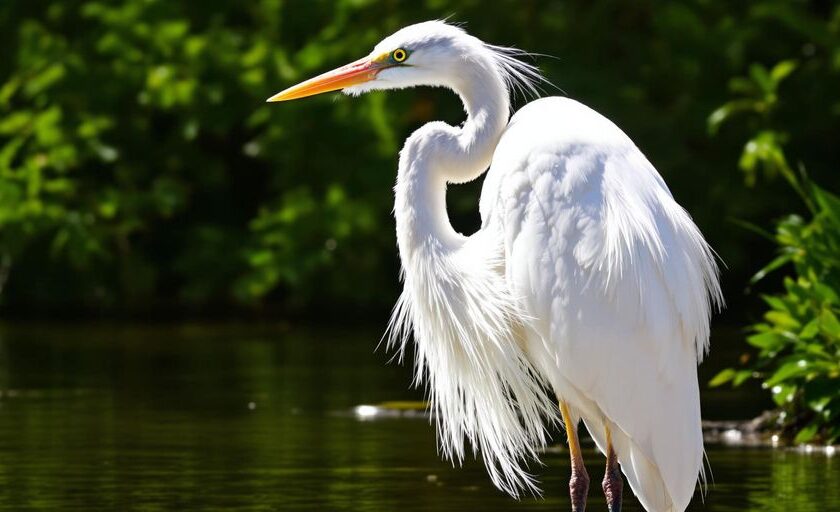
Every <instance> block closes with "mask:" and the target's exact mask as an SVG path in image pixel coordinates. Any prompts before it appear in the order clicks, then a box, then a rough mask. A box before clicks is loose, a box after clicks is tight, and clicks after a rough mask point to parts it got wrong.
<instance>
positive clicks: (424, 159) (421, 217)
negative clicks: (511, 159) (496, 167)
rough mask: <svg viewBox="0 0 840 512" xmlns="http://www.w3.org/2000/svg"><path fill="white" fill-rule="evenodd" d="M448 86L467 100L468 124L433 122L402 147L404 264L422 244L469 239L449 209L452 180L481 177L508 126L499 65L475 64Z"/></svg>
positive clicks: (399, 193)
mask: <svg viewBox="0 0 840 512" xmlns="http://www.w3.org/2000/svg"><path fill="white" fill-rule="evenodd" d="M447 86H448V87H449V88H451V89H452V90H453V91H455V92H456V93H457V94H458V96H460V98H461V100H462V101H463V103H464V110H465V111H466V114H467V119H466V121H465V122H464V124H463V125H462V126H461V127H460V128H455V127H452V126H450V125H448V124H446V123H443V122H431V123H428V124H426V125H424V126H423V127H421V128H420V129H418V130H417V131H415V132H414V133H413V134H412V135H411V136H410V137H409V138H408V140H407V141H406V143H405V145H404V146H403V149H402V151H401V152H400V164H399V172H398V174H397V185H396V187H395V189H394V190H395V196H396V197H395V204H394V216H395V217H396V220H397V242H398V245H399V248H400V256H401V258H402V260H403V265H404V266H406V265H407V264H408V263H409V262H410V260H411V258H412V256H413V254H414V253H415V252H416V250H417V249H420V248H423V247H427V248H433V249H444V250H446V249H454V248H457V247H459V246H460V244H461V243H463V240H464V237H463V236H462V235H460V234H459V233H457V232H456V231H455V229H454V228H453V227H452V225H451V224H450V222H449V216H448V215H447V213H446V185H447V183H466V182H468V181H472V180H474V179H476V178H478V177H479V176H481V175H482V174H483V173H484V171H485V170H486V169H487V168H488V167H489V165H490V161H491V159H492V157H493V152H494V151H495V149H496V145H497V144H498V142H499V138H500V137H501V134H502V132H503V131H504V129H505V126H507V121H508V115H509V107H510V103H509V100H508V94H507V90H506V88H505V84H504V82H503V80H502V77H501V76H500V75H499V73H498V71H496V68H495V66H492V65H478V64H476V65H473V66H472V67H471V68H470V69H468V70H465V72H464V73H463V74H462V75H461V76H460V77H458V78H457V79H456V80H455V81H453V83H450V84H447Z"/></svg>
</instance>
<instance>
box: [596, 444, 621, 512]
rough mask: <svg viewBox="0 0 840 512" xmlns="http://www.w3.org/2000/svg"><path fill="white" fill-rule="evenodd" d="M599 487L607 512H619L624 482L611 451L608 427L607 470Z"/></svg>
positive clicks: (613, 451) (614, 455) (613, 453)
mask: <svg viewBox="0 0 840 512" xmlns="http://www.w3.org/2000/svg"><path fill="white" fill-rule="evenodd" d="M601 487H602V488H603V489H604V497H606V499H607V509H608V510H609V512H621V490H622V488H623V487H624V481H623V480H622V478H621V469H619V467H618V457H617V456H616V454H615V450H613V446H612V437H611V435H610V427H607V470H606V472H604V481H603V482H602V483H601Z"/></svg>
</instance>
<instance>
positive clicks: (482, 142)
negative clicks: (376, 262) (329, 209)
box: [269, 21, 721, 512]
mask: <svg viewBox="0 0 840 512" xmlns="http://www.w3.org/2000/svg"><path fill="white" fill-rule="evenodd" d="M519 53H521V52H517V51H515V50H511V49H506V48H501V47H497V46H492V45H488V44H485V43H483V42H482V41H480V40H478V39H476V38H475V37H472V36H470V35H468V34H467V33H466V32H465V31H463V30H462V29H460V28H458V27H455V26H452V25H449V24H446V23H443V22H439V21H432V22H425V23H419V24H416V25H412V26H409V27H406V28H403V29H402V30H399V31H398V32H396V33H394V34H393V35H391V36H389V37H387V38H386V39H384V40H383V41H382V42H380V43H379V44H378V45H377V46H376V47H375V48H374V50H373V51H372V52H371V54H370V55H368V56H367V57H364V58H363V59H360V60H358V61H356V62H354V63H352V64H349V65H347V66H344V67H342V68H338V69H336V70H334V71H331V72H329V73H325V74H323V75H321V76H318V77H316V78H313V79H311V80H308V81H306V82H303V83H301V84H298V85H296V86H294V87H291V88H289V89H287V90H285V91H283V92H280V93H278V94H276V95H275V96H273V97H272V98H270V99H269V101H284V100H290V99H296V98H300V97H304V96H309V95H312V94H317V93H321V92H327V91H332V90H338V89H342V90H343V91H344V92H345V93H348V94H352V95H357V94H361V93H364V92H367V91H371V90H380V89H399V88H405V87H414V86H435V87H446V88H449V89H451V90H452V91H454V92H455V93H456V94H458V96H460V98H461V100H462V101H463V103H464V109H465V111H466V116H467V118H466V121H465V122H464V124H463V125H462V126H460V127H454V126H450V125H448V124H446V123H443V122H431V123H428V124H426V125H425V126H423V127H421V128H419V129H418V130H417V131H415V132H414V133H413V134H412V135H411V136H410V137H409V138H408V140H406V142H405V145H404V146H403V149H402V151H401V152H400V159H399V169H398V173H397V183H396V187H395V189H394V191H395V205H394V216H395V218H396V230H397V243H398V246H399V253H400V259H401V262H402V267H403V274H402V278H403V281H404V289H403V292H402V295H401V296H400V298H399V301H398V302H397V305H396V307H395V309H394V313H393V316H392V319H391V324H390V327H389V339H390V342H391V344H392V345H396V346H397V347H398V348H399V350H400V351H402V349H403V348H404V347H405V346H406V344H407V343H408V342H409V340H411V339H413V340H414V342H415V344H416V348H415V352H416V380H417V381H418V382H422V383H424V384H425V385H426V386H427V388H428V392H429V396H430V400H431V406H432V408H433V412H434V417H435V419H436V424H437V429H438V438H439V441H440V443H441V446H442V449H443V452H444V454H445V455H447V456H448V457H449V458H451V459H453V460H461V459H462V458H463V457H464V455H465V451H466V448H465V444H468V445H469V446H471V447H472V449H473V450H474V451H480V452H481V454H482V456H483V459H484V461H485V464H486V466H487V468H488V471H489V474H490V476H491V478H492V480H493V482H494V483H495V484H496V485H497V486H498V487H499V488H501V489H503V490H505V491H507V492H509V493H511V494H513V495H518V493H520V492H521V491H522V490H523V489H530V490H534V489H535V485H536V483H535V481H534V480H533V477H532V476H531V475H530V474H529V473H528V472H527V470H526V469H525V468H524V467H523V464H524V463H525V462H526V461H527V460H529V459H533V458H536V457H538V454H539V450H540V449H541V448H542V447H543V446H544V445H545V443H546V441H547V434H546V425H547V424H548V422H550V421H553V420H554V419H556V418H558V417H560V418H562V420H563V422H564V424H565V427H566V430H567V435H568V437H569V446H570V453H571V461H572V479H571V481H570V491H571V499H572V509H573V510H576V511H582V510H583V509H584V507H585V500H586V494H587V490H588V484H589V478H588V475H587V473H586V469H585V467H584V465H583V459H582V456H581V453H580V447H579V444H578V437H577V427H578V424H579V422H580V420H583V422H584V423H585V425H586V428H587V430H588V431H589V433H590V435H591V436H592V437H593V439H594V440H595V443H596V445H597V447H598V448H599V449H600V450H601V452H603V453H604V454H605V455H606V456H607V470H606V473H605V477H604V481H603V489H604V492H605V495H606V498H607V503H608V506H609V508H610V510H611V512H617V511H618V510H620V508H621V487H622V479H621V474H620V472H619V468H620V470H621V472H623V473H624V475H625V477H626V478H627V481H628V483H629V485H630V487H631V488H632V490H633V492H634V493H635V494H636V496H637V497H638V498H639V500H640V501H641V503H642V505H643V506H644V507H645V508H646V509H647V510H649V511H657V512H658V511H683V510H685V508H686V507H687V506H688V503H689V501H690V500H691V497H692V495H693V493H694V489H695V486H696V483H697V481H698V477H702V474H703V471H702V470H703V438H702V431H701V425H700V401H699V388H698V382H697V364H698V362H699V361H700V360H701V359H702V357H703V355H704V353H705V352H706V350H707V349H708V339H709V318H710V314H711V311H712V308H713V307H714V305H715V304H716V303H717V304H720V302H721V292H720V288H719V285H718V270H717V266H716V264H715V261H714V257H713V254H712V251H711V249H710V248H709V246H708V245H707V243H706V242H705V240H704V239H703V236H702V234H701V233H700V231H699V230H698V229H697V227H696V226H695V225H694V223H693V222H692V220H691V218H690V217H689V215H688V214H687V213H686V212H685V210H683V209H682V208H681V207H680V206H679V205H678V204H677V203H676V201H675V200H674V198H673V197H672V196H671V193H670V192H669V190H668V188H667V186H666V185H665V183H664V181H663V180H662V178H661V177H660V175H659V174H658V173H657V171H656V169H654V167H653V166H652V165H651V163H650V162H649V161H648V160H647V159H646V158H645V156H644V155H643V154H642V153H641V151H640V150H639V149H638V148H637V147H636V146H635V144H633V142H632V141H631V140H630V139H629V138H628V137H627V135H625V134H624V133H623V132H622V131H621V130H620V129H619V128H618V127H616V126H615V125H614V124H613V123H612V122H610V121H609V120H608V119H606V118H605V117H603V116H601V115H600V114H598V113H597V112H595V111H593V110H591V109H589V108H587V107H586V106H584V105H582V104H580V103H578V102H576V101H573V100H571V99H565V98H558V97H553V98H543V99H539V100H536V101H533V102H531V103H530V104H528V105H527V106H525V107H524V108H522V109H521V110H520V111H519V112H517V113H516V114H515V115H514V116H513V117H512V118H509V111H510V96H511V94H512V92H513V90H514V89H516V88H524V89H533V88H534V84H535V83H536V82H537V81H539V80H540V76H539V74H538V71H537V70H536V68H534V67H533V66H531V65H529V64H526V63H524V62H522V61H520V60H518V59H517V58H516V56H517V55H518V54H519ZM488 169H489V170H488ZM485 171H486V172H487V176H486V178H485V181H484V187H483V189H482V193H481V200H480V204H479V210H480V213H481V228H480V229H479V230H478V231H477V232H476V233H474V234H472V235H471V236H464V235H462V234H460V233H458V232H457V231H456V230H455V229H454V228H453V227H452V225H451V224H450V222H449V219H448V216H447V212H446V187H447V184H450V183H464V182H468V181H471V180H474V179H476V178H478V177H479V176H481V175H482V174H484V173H485ZM558 403H559V407H558ZM558 410H559V413H560V414H559V415H558V414H557V413H558Z"/></svg>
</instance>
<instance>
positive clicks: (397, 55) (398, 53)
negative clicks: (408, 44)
mask: <svg viewBox="0 0 840 512" xmlns="http://www.w3.org/2000/svg"><path fill="white" fill-rule="evenodd" d="M394 58H395V59H397V60H403V59H404V58H405V52H404V51H402V50H397V51H396V52H394Z"/></svg>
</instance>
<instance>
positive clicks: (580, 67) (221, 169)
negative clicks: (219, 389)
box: [0, 0, 840, 320]
mask: <svg viewBox="0 0 840 512" xmlns="http://www.w3.org/2000/svg"><path fill="white" fill-rule="evenodd" d="M832 15H833V16H834V18H833V19H832V18H831V16H832ZM447 16H449V17H450V20H451V21H453V22H463V23H465V25H466V28H467V29H468V30H470V31H471V32H472V33H473V34H475V35H476V36H478V37H480V38H482V39H484V40H486V41H491V42H493V43H496V44H503V45H510V46H516V47H519V48H523V49H526V50H528V51H532V52H535V53H540V54H546V55H550V56H552V57H537V58H536V63H537V64H538V65H539V66H540V67H541V69H542V70H543V72H544V73H545V75H546V76H547V77H548V78H549V79H550V80H551V81H552V82H553V83H555V84H556V85H557V86H558V87H559V88H561V89H562V91H564V92H565V94H566V95H568V96H570V97H572V98H575V99H578V100H580V101H583V102H584V103H587V104H588V105H590V106H592V107H593V108H595V109H596V110H598V111H600V112H602V113H603V114H605V115H606V116H607V117H609V118H611V119H613V120H614V121H615V122H616V123H617V124H618V125H619V126H620V127H622V128H623V129H624V130H625V131H626V132H627V133H628V134H629V135H630V136H631V137H632V138H633V139H634V140H635V141H636V143H637V144H638V145H639V147H640V148H641V149H642V150H643V151H644V152H645V153H646V154H647V155H648V157H649V158H650V160H651V161H652V162H653V163H654V165H655V166H656V167H657V168H658V169H659V171H660V172H661V173H662V175H663V176H664V177H665V179H666V181H667V182H668V184H669V186H670V187H671V190H672V192H673V193H674V195H675V196H676V197H677V199H678V200H679V202H680V203H681V204H682V205H683V206H684V207H686V209H687V210H688V211H689V212H690V213H691V214H692V216H693V217H694V218H695V220H696V222H697V223H698V224H699V226H700V228H701V229H702V230H703V232H704V233H705V234H706V236H707V237H708V239H709V240H710V241H711V243H712V245H713V246H714V247H715V248H716V249H717V251H718V252H719V254H720V256H721V258H722V260H723V261H724V262H725V263H726V265H727V266H728V268H727V270H726V271H725V272H724V274H723V284H724V287H725V291H726V296H727V298H728V301H729V303H730V305H731V306H730V309H729V311H728V313H727V315H733V316H734V318H735V319H736V320H742V319H744V318H745V311H746V308H747V304H749V301H745V300H743V291H744V289H745V286H746V282H747V278H748V277H749V276H750V275H751V274H752V273H753V272H755V270H756V269H757V268H758V267H759V266H760V265H762V264H763V263H765V262H766V261H767V260H769V259H770V257H771V256H772V253H771V246H770V245H769V244H768V243H766V242H763V241H762V240H761V239H760V238H759V237H756V236H754V235H753V234H751V233H750V232H748V231H747V230H745V229H743V228H742V227H739V226H736V225H735V224H733V223H731V222H729V221H730V220H731V219H741V220H747V221H752V222H755V223H757V224H760V225H765V226H766V225H767V224H768V223H769V222H770V221H771V220H772V219H773V218H774V217H776V216H778V215H780V214H781V213H788V212H791V211H793V210H797V209H801V207H800V205H799V203H798V201H797V199H796V197H795V195H794V194H793V193H792V192H791V191H790V190H789V188H788V187H787V186H786V185H785V184H784V183H783V181H782V180H779V179H769V180H762V181H761V182H760V183H759V184H757V185H755V186H752V187H750V186H748V185H747V184H746V183H745V176H744V174H743V173H742V172H739V170H738V168H737V161H738V158H739V155H740V153H741V150H742V147H743V144H744V141H745V139H746V135H745V134H746V131H747V130H748V128H749V127H748V126H746V125H748V123H747V121H743V122H741V123H740V124H739V122H734V123H732V124H731V125H729V126H726V127H725V128H724V129H723V130H721V133H719V134H717V135H716V136H714V137H712V136H710V133H709V130H708V129H707V118H708V117H709V115H710V114H711V112H712V111H713V110H714V109H715V108H716V107H718V106H719V105H721V104H723V103H724V102H725V101H726V100H727V99H728V98H729V96H730V91H729V89H728V85H727V84H728V83H729V81H730V79H731V78H732V77H734V76H738V75H742V74H745V73H746V72H747V68H748V66H749V65H750V64H753V63H761V64H764V65H766V66H772V65H773V64H775V63H776V62H778V61H781V60H783V59H791V58H795V59H800V60H801V61H802V64H801V66H800V70H799V72H797V73H795V74H794V75H793V76H792V77H790V78H789V79H788V81H787V82H786V83H785V84H784V88H785V94H784V100H785V101H784V102H783V103H782V104H781V105H780V108H778V109H776V112H775V114H774V115H775V116H777V117H778V118H779V119H780V122H781V123H782V124H783V125H784V126H786V127H787V128H788V131H789V133H790V141H789V147H790V148H791V149H790V153H792V154H793V155H796V157H797V158H798V157H800V156H802V157H803V158H804V157H805V156H807V158H808V161H807V164H808V168H809V171H810V173H811V174H812V176H815V177H817V181H829V180H834V181H835V182H836V169H835V168H834V164H835V162H836V161H837V157H838V153H840V146H838V145H837V144H836V143H835V142H836V140H837V136H838V115H840V106H838V103H837V101H838V99H837V95H836V93H835V92H836V91H837V90H838V89H840V76H838V72H837V66H838V65H837V62H836V60H837V59H838V53H837V52H838V46H837V40H838V36H837V23H838V22H837V14H836V8H835V7H833V5H832V3H831V2H820V1H812V2H790V1H776V0H768V1H759V2H750V3H748V4H747V3H732V2H726V1H720V2H718V1H703V2H683V3H671V2H667V3H661V2H634V3H632V4H627V3H626V2H621V1H612V0H603V1H598V2H590V1H533V0H532V1H508V2H505V1H499V2H492V3H487V2H478V1H470V0H463V1H457V2H456V1H428V2H373V1H358V0H353V1H349V0H347V1H325V2H303V1H299V2H298V1H290V2H281V1H279V0H261V1H251V2H214V4H213V6H212V7H209V6H206V5H205V4H203V3H200V2H163V1H147V0H131V1H126V2H116V3H113V2H96V1H53V2H48V1H44V2H23V1H7V2H3V3H2V5H0V26H1V27H2V28H3V29H2V30H0V43H1V44H2V46H3V53H4V55H5V56H6V58H4V59H2V62H0V82H2V84H3V85H2V89H0V119H2V121H0V177H1V178H2V179H0V263H2V269H0V270H2V273H0V277H2V278H3V284H4V287H3V290H2V294H1V295H0V301H2V306H3V309H4V311H6V312H12V311H14V312H15V313H23V312H29V313H31V312H42V313H43V312H49V313H51V314H56V313H61V314H65V315H66V314H76V313H79V312H84V313H91V312H99V313H102V312H105V313H109V314H115V313H121V314H146V313H150V312H154V313H157V314H161V313H165V312H170V313H171V312H172V311H180V312H182V313H183V312H193V313H194V312H208V311H211V312H214V313H215V312H219V311H231V308H232V309H233V310H236V311H240V312H241V311H255V310H260V309H265V308H267V309H269V310H270V313H271V314H272V315H277V314H295V315H309V316H313V312H315V314H317V313H318V312H320V311H322V310H323V308H326V309H329V310H333V311H348V308H352V310H354V311H358V310H362V311H377V312H382V311H385V310H387V308H389V307H390V305H391V304H392V303H393V301H394V299H395V297H396V291H397V286H398V284H397V279H396V276H397V270H398V263H397V259H396V251H395V244H394V235H393V220H392V219H391V217H390V208H391V204H392V195H391V190H390V189H391V186H392V185H393V182H394V179H395V174H396V171H395V169H396V158H397V152H398V150H399V148H400V146H401V144H402V141H403V140H404V138H405V137H406V136H407V135H408V134H410V133H411V131H412V130H413V129H415V128H416V127H418V126H420V125H421V124H422V123H424V122H426V121H429V120H433V119H443V120H446V121H448V122H450V123H453V124H457V123H459V122H461V120H462V119H463V113H462V111H461V107H460V104H459V103H458V102H457V99H456V98H455V97H454V96H453V95H452V94H451V93H448V92H445V91H440V90H429V89H424V90H412V91H401V92H389V93H374V94H369V95H367V96H364V97H362V98H358V99H351V98H346V97H343V96H340V95H338V94H334V95H328V96H326V97H319V98H312V99H308V100H306V101H299V102H293V103H289V104H283V105H268V104H264V103H263V102H264V100H265V98H267V97H268V96H270V95H271V94H273V93H274V92H276V91H278V90H280V89H282V88H284V87H286V86H288V85H290V84H292V83H295V82H297V81H299V80H301V79H303V78H306V77H309V76H310V75H313V74H316V73H319V72H321V71H324V70H326V69H331V68H332V67H335V66H337V65H339V64H342V63H344V62H348V61H350V60H353V59H356V58H358V57H359V56H362V55H365V54H367V53H368V52H369V51H370V49H371V48H372V46H373V45H374V44H375V43H376V42H377V41H378V40H379V39H381V38H382V37H384V36H385V35H387V34H389V33H391V32H392V31H394V30H396V29H397V28H399V27H401V26H404V25H406V24H410V23H412V22H416V21H421V20H426V19H432V18H443V17H447ZM546 94H561V93H560V92H559V91H557V90H552V89H551V88H550V87H548V88H547V90H546ZM829 99H830V100H831V101H833V102H834V103H830V102H828V103H827V100H829ZM522 102H523V99H522V98H519V99H518V101H517V105H521V104H522ZM820 178H824V179H820ZM479 187H480V182H477V183H475V184H473V185H470V186H465V187H455V188H454V189H453V192H452V194H451V197H450V200H449V207H450V210H451V214H452V217H453V223H454V224H455V225H456V227H458V228H460V229H461V230H462V231H464V232H466V233H469V232H471V231H473V230H474V229H475V228H476V227H477V224H478V214H477V207H476V201H477V199H476V198H477V192H478V190H479ZM753 302H754V301H753Z"/></svg>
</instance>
